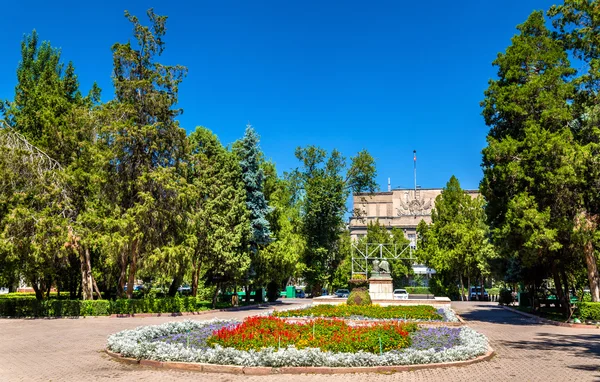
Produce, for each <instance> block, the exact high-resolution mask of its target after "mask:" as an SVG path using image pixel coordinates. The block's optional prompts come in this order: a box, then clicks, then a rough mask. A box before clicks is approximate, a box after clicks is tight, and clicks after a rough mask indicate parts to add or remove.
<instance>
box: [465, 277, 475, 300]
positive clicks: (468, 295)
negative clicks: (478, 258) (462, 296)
mask: <svg viewBox="0 0 600 382" xmlns="http://www.w3.org/2000/svg"><path fill="white" fill-rule="evenodd" d="M475 299H476V300H477V293H475ZM467 301H471V275H467Z"/></svg>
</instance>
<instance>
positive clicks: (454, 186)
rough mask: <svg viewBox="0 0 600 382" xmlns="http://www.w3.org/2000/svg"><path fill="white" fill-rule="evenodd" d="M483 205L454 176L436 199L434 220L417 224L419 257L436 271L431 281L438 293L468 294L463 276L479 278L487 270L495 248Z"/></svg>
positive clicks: (438, 294)
mask: <svg viewBox="0 0 600 382" xmlns="http://www.w3.org/2000/svg"><path fill="white" fill-rule="evenodd" d="M483 207H484V202H483V199H482V198H481V197H477V198H473V197H472V196H471V195H469V194H467V193H466V192H465V191H464V190H463V189H462V188H461V186H460V183H459V181H458V179H457V178H456V177H455V176H452V177H451V178H450V180H449V181H448V183H447V184H446V187H445V188H444V189H443V190H442V193H441V194H440V195H438V196H437V198H436V200H435V207H434V208H433V210H432V211H431V224H430V225H427V224H426V223H425V222H424V221H421V222H420V223H419V225H418V226H417V233H418V240H419V241H418V245H417V248H418V250H417V257H418V258H419V259H420V260H421V261H423V262H424V263H425V264H427V265H428V266H430V267H432V268H434V269H435V270H436V272H437V273H436V275H435V277H434V278H433V279H432V280H430V283H429V286H430V289H431V291H432V292H433V293H434V294H435V295H436V296H447V297H450V298H452V297H454V296H455V295H457V296H466V294H467V292H466V290H465V288H464V284H465V282H464V281H465V280H464V279H466V280H467V281H469V280H470V279H471V278H473V279H475V278H480V277H482V276H483V275H484V274H485V273H486V272H487V269H488V264H487V262H488V259H489V258H490V257H493V255H494V251H493V248H492V246H491V244H490V243H489V242H488V240H487V237H488V227H487V225H486V222H485V213H484V209H483ZM457 284H458V285H460V286H461V291H460V292H459V293H457V291H456V290H455V288H456V285H457ZM467 284H469V283H468V282H467Z"/></svg>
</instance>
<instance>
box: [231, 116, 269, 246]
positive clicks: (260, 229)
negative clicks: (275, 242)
mask: <svg viewBox="0 0 600 382" xmlns="http://www.w3.org/2000/svg"><path fill="white" fill-rule="evenodd" d="M235 152H236V154H237V155H238V157H239V158H240V167H241V169H242V179H243V181H244V186H245V189H246V206H247V208H248V210H249V211H250V224H251V225H252V239H251V240H252V242H251V245H252V247H253V251H256V250H257V246H259V245H266V244H269V242H270V241H271V231H270V227H269V221H268V219H267V216H268V215H269V213H270V212H271V211H272V209H271V208H270V207H269V206H268V204H267V200H266V198H265V194H264V180H265V174H264V171H263V169H262V168H261V166H260V163H261V157H262V152H261V151H260V147H259V136H258V134H257V133H256V131H255V130H254V129H253V128H252V126H250V125H248V126H246V132H245V133H244V138H242V140H241V141H240V142H239V145H238V147H236V150H235Z"/></svg>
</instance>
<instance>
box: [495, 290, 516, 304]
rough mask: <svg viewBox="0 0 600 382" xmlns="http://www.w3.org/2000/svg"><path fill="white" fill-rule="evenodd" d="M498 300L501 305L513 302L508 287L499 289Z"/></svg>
mask: <svg viewBox="0 0 600 382" xmlns="http://www.w3.org/2000/svg"><path fill="white" fill-rule="evenodd" d="M498 302H499V303H500V304H501V305H508V304H512V303H513V302H514V299H513V295H512V291H511V290H510V289H502V290H500V298H499V299H498Z"/></svg>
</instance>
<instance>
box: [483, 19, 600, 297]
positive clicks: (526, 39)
mask: <svg viewBox="0 0 600 382" xmlns="http://www.w3.org/2000/svg"><path fill="white" fill-rule="evenodd" d="M517 29H518V30H519V32H520V33H519V34H518V35H517V36H515V37H514V38H513V39H512V45H511V46H510V47H508V48H507V50H506V53H501V54H499V55H498V58H497V59H496V60H495V61H494V65H495V66H497V67H498V79H496V80H491V81H490V86H489V88H488V90H487V91H486V92H485V95H486V98H485V100H484V101H483V102H482V106H483V115H484V117H485V121H486V124H488V126H490V132H489V134H488V147H486V148H485V149H484V150H483V170H484V179H483V181H482V183H481V191H482V194H483V195H484V197H485V199H486V202H487V204H486V213H487V217H488V221H489V223H490V226H491V228H492V230H493V237H494V239H495V240H494V241H495V243H496V244H497V246H498V248H499V252H500V254H501V255H502V256H503V257H504V258H505V259H507V260H508V261H510V263H511V264H521V265H522V266H524V267H527V268H528V269H533V270H537V271H536V272H525V273H523V274H525V275H527V274H529V275H531V276H532V278H531V280H529V281H527V282H526V283H527V284H529V285H531V286H532V288H533V289H536V287H537V286H539V282H537V280H538V279H539V272H543V273H544V274H548V275H552V276H553V277H554V280H555V284H556V287H557V292H558V295H559V297H560V298H561V300H562V302H563V306H564V307H565V308H566V306H567V305H568V301H567V300H568V293H567V292H566V291H565V289H567V288H566V285H564V286H563V285H562V282H561V269H565V267H566V266H567V265H568V264H571V263H572V262H573V257H572V256H571V255H570V253H569V251H568V248H569V246H570V245H571V244H572V243H573V240H574V239H575V234H577V233H578V232H581V231H582V227H584V226H586V225H585V224H584V225H578V224H577V220H578V218H577V217H578V216H582V213H583V215H585V212H586V211H588V210H586V209H585V208H584V206H585V205H586V201H585V199H586V198H585V193H586V192H585V188H586V185H585V182H584V181H583V180H584V179H585V178H586V177H585V176H584V174H585V173H586V172H587V169H586V162H589V161H588V160H587V159H586V157H588V156H589V154H586V149H584V148H583V147H582V146H581V145H580V144H579V143H578V142H577V139H576V135H575V134H576V131H575V130H574V129H573V128H572V127H573V126H575V125H576V124H574V121H575V120H576V118H575V116H576V110H575V109H576V107H574V106H572V105H573V101H574V99H575V98H576V87H575V83H574V81H573V76H574V75H575V70H574V69H573V68H571V66H570V63H569V60H568V55H567V52H566V51H565V45H564V43H563V41H560V40H558V39H556V38H555V34H553V33H552V32H551V31H549V30H548V29H547V28H546V24H545V19H544V16H543V14H542V13H541V12H534V13H532V14H531V16H530V17H529V18H528V19H527V21H526V22H525V23H524V24H522V25H520V26H518V28H517ZM584 220H585V219H584ZM583 230H584V231H585V230H588V231H589V229H587V228H586V229H583ZM530 259H535V263H532V262H531V261H530ZM594 262H595V261H594ZM562 279H564V277H563V278H562Z"/></svg>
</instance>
